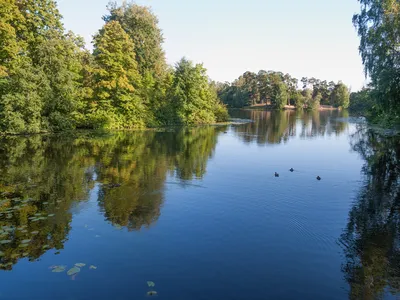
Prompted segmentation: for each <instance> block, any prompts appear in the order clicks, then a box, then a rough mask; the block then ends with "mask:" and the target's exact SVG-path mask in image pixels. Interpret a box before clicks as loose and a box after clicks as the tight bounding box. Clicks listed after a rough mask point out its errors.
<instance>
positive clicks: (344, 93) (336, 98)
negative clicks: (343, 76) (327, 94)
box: [331, 82, 350, 108]
mask: <svg viewBox="0 0 400 300" xmlns="http://www.w3.org/2000/svg"><path fill="white" fill-rule="evenodd" d="M349 104H350V92H349V89H348V87H347V86H345V85H344V84H343V83H342V82H339V83H338V84H337V85H336V86H335V88H334V90H333V91H332V94H331V105H333V106H335V107H343V108H348V107H349Z"/></svg>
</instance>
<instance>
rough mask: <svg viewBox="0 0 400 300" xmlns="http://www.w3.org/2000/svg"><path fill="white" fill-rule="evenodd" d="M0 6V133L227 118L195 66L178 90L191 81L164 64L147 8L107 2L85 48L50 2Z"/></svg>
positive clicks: (8, 0) (3, 0)
mask: <svg viewBox="0 0 400 300" xmlns="http://www.w3.org/2000/svg"><path fill="white" fill-rule="evenodd" d="M0 4H1V5H0V133H6V134H19V133H38V132H45V131H46V132H47V131H53V132H55V131H64V130H71V129H76V128H104V129H130V128H138V127H139V128H140V127H145V126H162V125H173V124H198V123H201V124H205V123H213V122H216V121H225V120H226V119H227V110H226V108H225V106H224V105H222V104H221V103H220V101H219V100H218V98H217V96H216V92H215V88H214V87H213V86H212V85H211V82H210V80H209V79H208V76H207V74H206V72H205V69H201V68H200V66H196V67H195V68H193V70H192V69H190V68H189V69H190V70H192V71H196V72H197V73H196V72H192V73H190V72H189V73H190V74H191V75H193V77H192V79H195V81H196V83H194V85H193V87H191V88H190V89H191V91H189V90H188V91H185V92H183V93H180V92H179V87H180V86H182V85H187V86H189V85H190V84H189V82H190V80H191V79H187V78H183V77H182V69H181V67H180V64H177V67H176V68H170V67H168V66H167V64H166V61H165V54H164V51H163V49H162V43H163V41H164V39H163V36H162V31H161V29H160V28H159V27H158V19H157V16H155V15H154V14H153V12H152V11H151V9H150V8H148V7H144V6H139V5H137V4H133V3H126V2H124V4H122V5H121V6H118V5H117V4H116V3H113V4H110V6H109V14H108V15H107V16H105V17H104V18H103V19H104V21H105V25H104V26H103V27H102V28H101V29H100V30H99V32H98V33H97V34H96V35H95V36H94V41H93V48H94V50H93V53H90V52H89V51H88V50H86V49H85V45H84V42H83V39H82V38H81V37H79V36H76V35H75V34H73V33H72V32H66V31H65V29H64V27H63V25H62V22H61V19H62V16H61V14H60V12H59V11H58V9H57V3H56V1H55V0H23V1H17V0H0ZM188 64H189V65H190V64H191V63H190V62H188ZM200 69H201V70H200ZM194 91H196V92H194ZM180 97H182V98H180ZM191 97H193V98H191ZM197 101H198V103H197ZM179 103H180V104H182V105H179ZM184 103H186V104H184ZM172 104H173V105H172ZM175 104H176V105H175ZM192 108H196V109H192ZM174 109H176V111H175V110H174ZM178 110H179V111H178ZM177 116H179V117H177ZM183 116H184V117H183Z"/></svg>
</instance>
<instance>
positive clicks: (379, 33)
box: [353, 0, 400, 121]
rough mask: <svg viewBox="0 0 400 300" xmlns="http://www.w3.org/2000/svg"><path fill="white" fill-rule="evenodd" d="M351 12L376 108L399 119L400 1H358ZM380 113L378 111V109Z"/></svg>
mask: <svg viewBox="0 0 400 300" xmlns="http://www.w3.org/2000/svg"><path fill="white" fill-rule="evenodd" d="M359 2H360V4H361V12H360V13H359V14H356V15H354V17H353V23H354V25H355V26H356V28H357V29H358V34H359V36H360V38H361V41H360V48H359V50H360V54H361V57H362V60H363V63H364V66H365V72H366V75H369V76H370V77H371V81H372V86H373V87H374V88H375V92H374V97H375V98H376V99H377V101H378V109H379V110H380V111H381V112H383V113H384V114H390V115H391V116H392V117H393V118H394V119H397V121H400V105H399V104H400V100H399V99H400V50H399V46H398V45H399V39H400V3H399V1H394V0H381V1H372V0H359ZM378 112H379V111H378Z"/></svg>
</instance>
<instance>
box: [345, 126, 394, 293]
mask: <svg viewBox="0 0 400 300" xmlns="http://www.w3.org/2000/svg"><path fill="white" fill-rule="evenodd" d="M351 143H352V147H353V149H354V150H355V151H357V152H358V153H359V154H360V155H361V157H362V158H363V159H364V160H365V166H364V168H363V173H364V177H365V178H364V184H363V187H362V189H361V190H360V191H359V193H358V195H357V197H356V199H355V201H354V205H353V207H352V208H351V210H350V213H349V221H348V224H347V227H346V229H345V231H344V233H343V235H342V236H341V238H340V243H341V245H342V247H343V251H344V254H345V258H346V261H345V263H344V264H343V267H342V269H343V272H344V274H345V278H346V280H347V281H348V283H349V286H350V292H349V298H350V299H381V298H383V296H384V295H385V293H386V292H388V291H389V292H390V293H392V294H393V295H396V294H397V293H400V176H399V175H400V140H399V138H398V137H383V136H381V135H379V134H377V133H376V132H374V131H372V130H368V129H366V128H365V127H359V128H358V131H357V132H356V133H355V134H354V135H353V136H352V137H351Z"/></svg>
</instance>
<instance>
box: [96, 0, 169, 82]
mask: <svg viewBox="0 0 400 300" xmlns="http://www.w3.org/2000/svg"><path fill="white" fill-rule="evenodd" d="M109 11H110V14H109V15H108V16H105V17H104V20H105V21H106V22H111V21H118V22H119V23H120V24H121V26H122V28H123V29H124V30H125V31H126V32H127V33H128V35H129V36H130V38H131V39H132V41H133V43H134V45H135V47H134V48H132V50H133V51H135V53H136V60H137V62H138V70H139V73H140V74H141V75H142V76H145V75H146V73H148V72H149V73H150V74H151V75H152V76H154V77H158V76H160V75H162V74H163V73H164V71H165V69H166V62H165V53H164V51H163V49H162V43H163V42H164V38H163V35H162V32H161V29H160V28H159V27H158V18H157V17H156V16H155V15H154V14H153V12H152V11H151V9H150V8H149V7H145V6H140V5H137V4H135V3H126V2H124V3H123V4H122V6H118V5H117V3H115V2H114V3H111V4H110V5H109Z"/></svg>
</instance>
